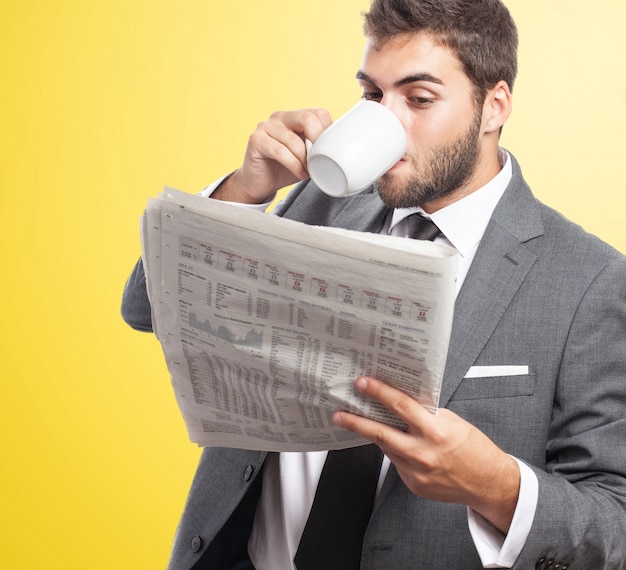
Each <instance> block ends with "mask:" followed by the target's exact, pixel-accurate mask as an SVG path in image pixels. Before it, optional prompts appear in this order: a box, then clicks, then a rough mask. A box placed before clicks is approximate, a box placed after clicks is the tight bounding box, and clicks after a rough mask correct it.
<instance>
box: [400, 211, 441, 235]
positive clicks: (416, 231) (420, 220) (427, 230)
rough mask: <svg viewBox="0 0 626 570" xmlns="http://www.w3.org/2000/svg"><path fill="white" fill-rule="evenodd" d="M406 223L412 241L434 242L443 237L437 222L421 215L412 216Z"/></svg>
mask: <svg viewBox="0 0 626 570" xmlns="http://www.w3.org/2000/svg"><path fill="white" fill-rule="evenodd" d="M406 221H407V224H408V229H409V231H408V235H409V237H410V238H411V239H423V240H428V241H433V240H434V239H435V238H436V237H437V236H439V235H442V234H441V231H440V230H439V228H438V227H437V226H436V224H435V222H433V221H432V220H429V219H428V218H425V217H424V216H422V215H421V214H418V213H415V214H411V215H410V216H408V217H407V218H406Z"/></svg>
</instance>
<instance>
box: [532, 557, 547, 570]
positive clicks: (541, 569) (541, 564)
mask: <svg viewBox="0 0 626 570" xmlns="http://www.w3.org/2000/svg"><path fill="white" fill-rule="evenodd" d="M547 568H548V561H547V560H546V559H545V558H540V559H539V560H537V564H535V570H547Z"/></svg>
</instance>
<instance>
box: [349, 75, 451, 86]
mask: <svg viewBox="0 0 626 570" xmlns="http://www.w3.org/2000/svg"><path fill="white" fill-rule="evenodd" d="M356 78H357V79H359V80H361V81H365V82H367V83H371V84H372V85H376V82H375V81H374V80H373V79H371V78H370V77H369V76H368V75H367V74H366V73H363V72H362V71H357V74H356ZM419 81H428V82H430V83H436V84H437V85H443V81H441V79H439V78H438V77H435V76H434V75H431V74H430V73H416V74H415V75H407V76H406V77H403V78H402V79H398V81H396V82H395V83H394V84H393V86H394V87H396V88H397V87H403V86H404V85H408V84H410V83H417V82H419Z"/></svg>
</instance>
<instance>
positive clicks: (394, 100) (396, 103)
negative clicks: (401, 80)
mask: <svg viewBox="0 0 626 570" xmlns="http://www.w3.org/2000/svg"><path fill="white" fill-rule="evenodd" d="M380 104H381V105H383V106H385V107H387V109H389V110H390V111H391V112H392V113H393V114H394V115H395V116H396V117H398V120H399V121H400V123H401V124H402V127H403V128H404V129H405V130H406V124H405V122H404V114H403V112H402V105H401V100H400V99H399V98H398V97H394V96H393V95H388V94H384V95H383V96H382V98H381V100H380Z"/></svg>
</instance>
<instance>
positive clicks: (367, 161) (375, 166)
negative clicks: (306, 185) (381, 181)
mask: <svg viewBox="0 0 626 570" xmlns="http://www.w3.org/2000/svg"><path fill="white" fill-rule="evenodd" d="M307 149H308V152H307V169H308V171H309V175H310V176H311V178H312V179H313V182H315V184H317V186H318V187H319V188H320V189H321V190H323V191H324V192H326V194H329V195H330V196H336V197H340V196H349V195H351V194H356V193H357V192H361V191H362V190H365V188H367V187H368V186H370V185H371V184H372V183H373V182H375V181H376V180H378V178H380V177H381V176H382V175H383V174H385V172H387V171H388V170H389V169H390V168H391V167H392V166H393V165H394V164H396V163H397V162H398V161H399V160H400V159H401V158H402V157H403V156H404V153H405V152H406V133H405V132H404V128H403V127H402V124H401V123H400V121H399V120H398V118H397V117H396V116H395V115H394V114H393V113H392V112H391V111H390V110H389V109H387V107H385V106H384V105H381V104H380V103H376V102H375V101H359V103H357V104H356V105H355V106H354V107H352V109H350V110H349V111H348V112H347V113H346V114H345V115H343V116H342V117H340V118H339V119H337V120H336V121H335V122H334V123H333V124H332V125H330V127H328V128H327V129H326V130H325V131H324V132H323V133H322V134H321V135H320V136H319V137H318V138H317V140H316V141H315V143H313V144H311V143H310V141H307Z"/></svg>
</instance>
